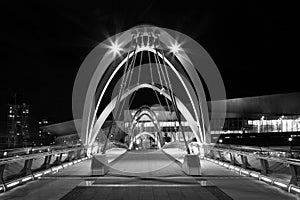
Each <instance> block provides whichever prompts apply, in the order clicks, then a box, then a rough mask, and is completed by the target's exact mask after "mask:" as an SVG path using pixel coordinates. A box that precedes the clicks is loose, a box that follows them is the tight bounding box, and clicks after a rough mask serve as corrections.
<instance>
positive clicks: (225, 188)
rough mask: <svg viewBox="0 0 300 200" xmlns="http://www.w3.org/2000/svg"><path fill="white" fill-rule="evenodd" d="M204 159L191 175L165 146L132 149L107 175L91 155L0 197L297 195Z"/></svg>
mask: <svg viewBox="0 0 300 200" xmlns="http://www.w3.org/2000/svg"><path fill="white" fill-rule="evenodd" d="M174 152H176V151H174ZM169 153H172V150H170V151H169ZM177 153H178V152H177ZM201 165H202V176H200V177H190V176H186V175H184V173H183V172H182V170H181V168H180V166H179V165H178V163H176V162H174V160H172V159H171V158H170V157H169V156H166V155H165V154H164V153H163V152H161V151H157V152H128V153H126V154H124V155H123V156H121V157H120V158H119V159H117V160H116V161H114V162H112V166H113V168H114V169H111V171H110V173H109V174H108V175H107V176H104V177H92V176H91V175H90V172H89V171H90V161H89V160H87V161H84V162H82V163H78V164H77V165H74V166H71V167H70V168H67V169H64V170H62V171H61V172H59V173H57V174H53V175H49V176H47V177H43V178H41V179H39V180H37V181H32V182H30V183H27V184H25V185H23V186H20V187H17V188H15V189H12V190H11V191H8V192H6V193H3V194H0V199H1V200H8V199H12V200H21V199H22V200H23V199H25V200H26V199H28V200H29V199H30V200H37V199H50V200H52V199H53V200H55V199H56V200H57V199H62V200H69V199H71V200H80V199H91V200H93V199H126V200H129V199H130V200H131V199H166V200H167V199H172V200H173V199H188V200H191V199H198V200H199V199H205V200H207V199H208V200H209V199H210V200H228V199H238V200H239V199H242V200H243V199H245V200H248V199H249V200H251V199H260V200H261V199H263V200H267V199H272V200H288V199H297V197H296V196H294V195H291V194H288V193H287V192H285V191H283V190H281V189H278V188H275V187H273V186H270V185H268V184H266V183H263V182H260V181H258V180H255V179H253V178H251V177H244V176H239V175H238V174H236V173H234V172H232V171H229V170H228V169H226V168H223V167H221V166H218V165H216V164H214V163H211V162H209V161H205V160H202V161H201ZM122 171H126V173H122Z"/></svg>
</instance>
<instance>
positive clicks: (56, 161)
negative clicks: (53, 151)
mask: <svg viewBox="0 0 300 200" xmlns="http://www.w3.org/2000/svg"><path fill="white" fill-rule="evenodd" d="M62 155H63V153H60V154H59V157H56V160H55V161H54V163H55V164H56V165H59V164H61V158H62Z"/></svg>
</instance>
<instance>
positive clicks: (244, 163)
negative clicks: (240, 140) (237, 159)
mask: <svg viewBox="0 0 300 200" xmlns="http://www.w3.org/2000/svg"><path fill="white" fill-rule="evenodd" d="M241 160H242V168H244V169H247V167H249V166H250V165H249V163H248V158H247V156H245V155H241Z"/></svg>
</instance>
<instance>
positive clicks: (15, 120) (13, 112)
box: [7, 94, 29, 147]
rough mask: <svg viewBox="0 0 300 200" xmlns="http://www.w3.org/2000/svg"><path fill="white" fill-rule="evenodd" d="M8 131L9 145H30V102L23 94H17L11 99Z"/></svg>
mask: <svg viewBox="0 0 300 200" xmlns="http://www.w3.org/2000/svg"><path fill="white" fill-rule="evenodd" d="M7 131H8V137H9V144H8V146H9V147H26V146H28V145H29V104H28V101H27V100H26V99H25V98H24V96H23V95H17V94H15V95H14V96H13V97H12V98H10V99H9V102H8V120H7Z"/></svg>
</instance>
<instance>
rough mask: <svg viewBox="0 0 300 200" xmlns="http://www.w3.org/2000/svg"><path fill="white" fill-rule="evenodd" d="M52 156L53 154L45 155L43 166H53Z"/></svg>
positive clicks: (46, 167)
mask: <svg viewBox="0 0 300 200" xmlns="http://www.w3.org/2000/svg"><path fill="white" fill-rule="evenodd" d="M51 157H52V155H49V156H46V157H45V160H44V163H43V164H42V166H41V168H44V169H48V168H50V167H51V164H50V161H51Z"/></svg>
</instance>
